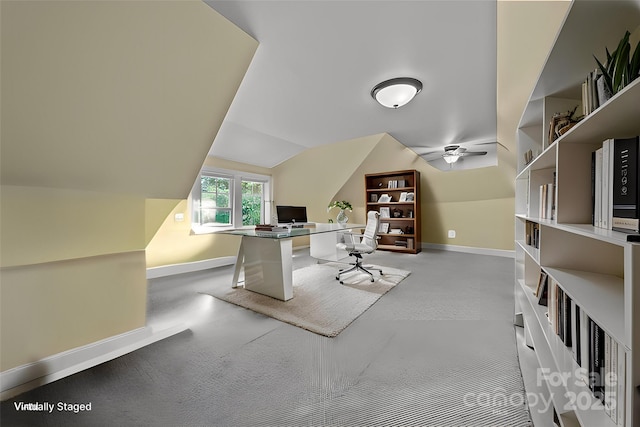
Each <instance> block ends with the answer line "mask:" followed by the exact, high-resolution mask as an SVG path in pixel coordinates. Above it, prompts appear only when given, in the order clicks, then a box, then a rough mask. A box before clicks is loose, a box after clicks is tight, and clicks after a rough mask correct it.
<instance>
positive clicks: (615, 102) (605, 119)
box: [555, 78, 640, 144]
mask: <svg viewBox="0 0 640 427" xmlns="http://www.w3.org/2000/svg"><path fill="white" fill-rule="evenodd" d="M639 99H640V78H638V79H636V80H634V81H633V82H631V83H630V84H629V85H628V86H627V87H625V88H624V89H623V90H622V91H620V92H619V93H617V94H616V95H615V96H614V97H612V98H611V99H610V100H608V101H607V102H606V103H605V104H603V105H601V106H600V107H599V108H598V109H596V110H595V111H594V112H592V113H591V114H589V115H588V116H587V117H586V118H585V119H584V120H582V121H581V122H580V123H578V124H577V125H575V126H574V127H573V128H571V129H570V130H569V131H568V132H567V133H565V134H564V135H562V136H561V137H560V138H558V139H557V140H556V141H555V142H557V143H559V144H569V143H572V144H573V143H584V142H589V143H591V142H602V141H604V140H605V139H609V138H628V137H632V136H636V135H639V134H640V120H638V117H640V102H639V101H638V100H639Z"/></svg>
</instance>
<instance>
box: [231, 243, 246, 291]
mask: <svg viewBox="0 0 640 427" xmlns="http://www.w3.org/2000/svg"><path fill="white" fill-rule="evenodd" d="M243 242H244V237H243V238H242V240H240V247H239V248H238V257H237V258H236V268H235V270H234V271H233V281H232V282H231V287H232V288H237V287H238V279H239V278H240V270H242V265H243V264H244V249H243Z"/></svg>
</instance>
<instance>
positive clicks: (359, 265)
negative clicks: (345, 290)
mask: <svg viewBox="0 0 640 427" xmlns="http://www.w3.org/2000/svg"><path fill="white" fill-rule="evenodd" d="M349 255H350V256H354V257H355V258H356V262H355V263H351V267H350V268H346V269H342V270H339V271H338V275H337V276H336V280H340V276H341V275H342V274H344V273H349V272H351V271H362V272H364V273H367V274H368V275H369V276H371V281H372V282H375V279H374V278H373V273H371V272H370V271H369V270H367V269H366V268H365V267H364V266H363V265H362V255H360V254H356V253H352V254H349ZM377 270H378V271H379V272H380V275H381V276H382V275H383V274H382V270H380V269H377ZM340 284H341V285H344V282H343V281H342V280H340Z"/></svg>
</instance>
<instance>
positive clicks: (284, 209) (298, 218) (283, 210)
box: [276, 206, 307, 224]
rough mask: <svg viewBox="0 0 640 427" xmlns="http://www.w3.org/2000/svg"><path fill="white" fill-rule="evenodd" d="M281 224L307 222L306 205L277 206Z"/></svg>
mask: <svg viewBox="0 0 640 427" xmlns="http://www.w3.org/2000/svg"><path fill="white" fill-rule="evenodd" d="M276 212H277V214H278V223H279V224H290V223H301V224H303V223H305V222H307V207H306V206H276Z"/></svg>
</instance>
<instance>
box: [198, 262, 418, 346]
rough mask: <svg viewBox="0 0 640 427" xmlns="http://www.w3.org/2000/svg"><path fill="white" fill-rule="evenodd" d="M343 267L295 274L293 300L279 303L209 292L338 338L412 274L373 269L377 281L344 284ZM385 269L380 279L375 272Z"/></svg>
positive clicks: (234, 292)
mask: <svg viewBox="0 0 640 427" xmlns="http://www.w3.org/2000/svg"><path fill="white" fill-rule="evenodd" d="M344 267H345V266H344V264H335V263H328V264H318V265H312V266H310V267H305V268H301V269H299V270H295V271H294V272H293V298H292V299H290V300H289V301H280V300H277V299H275V298H271V297H268V296H265V295H261V294H257V293H255V292H251V291H247V290H245V289H244V288H241V287H238V288H235V289H233V288H231V287H230V286H218V287H216V288H215V289H212V290H211V291H210V292H208V293H209V294H210V295H212V296H214V297H216V298H219V299H221V300H224V301H227V302H230V303H233V304H236V305H239V306H241V307H245V308H248V309H249V310H253V311H255V312H258V313H262V314H264V315H267V316H269V317H273V318H274V319H278V320H281V321H283V322H287V323H290V324H292V325H295V326H298V327H300V328H304V329H307V330H309V331H311V332H315V333H316V334H320V335H324V336H327V337H335V336H336V335H338V334H339V333H340V332H341V331H342V330H344V328H346V327H347V326H349V324H350V323H351V322H353V321H354V320H355V319H357V318H358V316H360V315H361V314H362V313H364V312H365V311H366V310H367V309H368V308H369V307H371V306H372V305H373V304H374V303H375V302H376V301H377V300H378V299H379V298H380V297H381V296H382V295H384V294H386V293H387V292H389V290H390V289H391V288H393V287H394V286H396V285H397V284H398V283H400V282H401V281H402V280H403V279H404V278H405V277H407V276H408V275H409V274H410V272H409V271H404V270H397V269H394V268H389V267H377V266H374V267H372V269H371V271H372V272H373V271H375V273H374V276H375V281H374V282H373V283H372V282H371V280H370V277H369V275H367V274H365V273H362V272H352V273H347V274H345V275H344V276H342V277H343V282H344V284H343V285H341V284H340V282H339V281H337V280H336V278H335V277H336V274H337V273H338V270H339V269H340V268H344ZM378 268H380V269H382V272H383V275H382V276H380V275H379V274H378V272H377V271H376V269H378Z"/></svg>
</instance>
